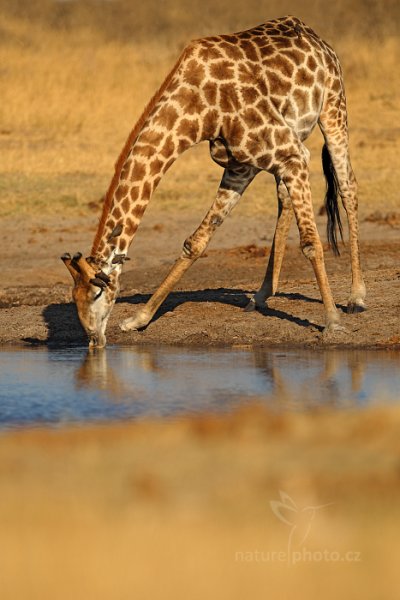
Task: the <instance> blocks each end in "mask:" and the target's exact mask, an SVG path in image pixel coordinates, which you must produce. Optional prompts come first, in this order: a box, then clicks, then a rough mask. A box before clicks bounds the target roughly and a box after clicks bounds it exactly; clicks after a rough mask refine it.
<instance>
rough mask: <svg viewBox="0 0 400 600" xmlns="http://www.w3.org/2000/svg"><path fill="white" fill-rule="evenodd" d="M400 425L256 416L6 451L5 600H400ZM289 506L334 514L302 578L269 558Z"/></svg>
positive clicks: (46, 436)
mask: <svg viewBox="0 0 400 600" xmlns="http://www.w3.org/2000/svg"><path fill="white" fill-rule="evenodd" d="M399 424H400V413H399V410H398V409H396V408H392V409H390V408H386V409H384V408H375V409H371V410H365V411H364V410H360V411H358V412H357V413H356V412H352V411H348V412H347V413H346V414H338V413H335V412H319V413H318V412H317V413H308V414H307V413H303V414H296V415H294V414H292V415H282V414H271V413H268V412H265V411H264V410H263V409H260V408H259V407H258V408H257V407H251V408H247V409H242V410H241V411H239V412H238V413H235V414H232V415H230V416H225V417H215V416H214V417H212V416H210V417H201V418H194V419H193V418H192V419H190V418H186V419H183V420H181V421H172V422H169V423H168V424H166V423H151V422H150V423H142V424H136V425H135V424H131V425H126V424H125V425H118V426H114V427H97V428H96V427H93V428H86V429H79V428H77V429H74V430H64V431H48V430H47V431H45V430H43V431H40V430H39V431H36V432H35V431H31V432H30V431H27V432H22V433H15V434H6V435H3V436H2V437H1V439H0V459H1V461H0V463H1V479H0V492H1V493H0V524H1V537H2V545H1V547H2V550H1V551H0V556H1V566H2V569H1V574H0V580H1V589H2V599H3V600H36V599H38V600H39V599H40V600H47V599H54V598H57V600H70V599H71V598H74V599H76V600H81V599H82V600H92V599H93V600H103V599H106V598H107V599H109V598H113V599H115V600H125V599H126V600H128V599H129V600H130V599H132V598H140V599H143V600H147V599H149V600H158V599H161V598H176V599H177V600H180V599H181V598H191V599H193V600H197V599H198V600H203V599H204V598H219V599H220V600H225V599H227V600H228V599H229V600H242V599H243V598H246V597H249V598H254V599H256V600H258V599H261V598H265V597H269V598H297V599H298V600H303V599H305V598H307V599H309V598H317V597H321V596H323V598H324V599H326V600H331V599H332V600H333V599H334V598H335V599H336V598H340V597H344V598H363V599H364V600H375V599H376V598H382V599H384V600H394V599H395V598H397V597H398V585H397V582H398V560H397V557H398V552H399V550H400V547H399V539H398V530H399V525H400V515H399V500H400V498H399V471H398V465H399V452H400V446H399V437H398V428H399ZM279 490H282V491H283V492H285V493H287V494H289V496H290V497H291V498H293V500H294V501H295V502H296V503H297V504H298V506H299V508H300V509H302V508H305V507H307V506H318V505H324V504H328V506H326V507H324V508H321V509H320V510H319V511H317V513H316V514H315V516H314V519H313V521H312V527H311V529H310V531H309V535H308V537H307V539H306V541H305V542H304V544H301V543H300V546H298V547H296V551H300V552H301V553H302V552H303V548H304V549H305V550H306V551H307V552H308V553H309V554H308V555H303V554H300V558H301V559H300V560H299V562H298V563H297V564H295V565H292V564H288V563H287V561H286V559H285V558H284V559H283V560H282V558H281V559H280V560H277V558H276V554H275V559H273V558H272V553H280V552H283V553H285V552H287V550H288V537H289V532H290V527H288V525H287V524H285V523H284V522H282V521H280V520H279V519H278V518H277V517H276V516H275V515H274V514H273V512H272V510H271V506H270V501H271V500H279ZM286 517H287V518H289V519H290V518H291V517H290V513H287V514H286ZM292 517H293V515H292ZM297 517H298V522H297V521H296V522H297V523H298V525H297V526H298V527H299V530H300V528H301V527H304V525H305V526H307V522H303V520H302V514H301V510H300V511H299V514H298V515H297ZM297 541H299V542H300V540H297ZM321 551H322V552H324V551H327V552H328V553H329V554H328V559H326V555H325V558H321ZM257 552H258V554H257ZM242 553H243V554H242ZM262 553H264V554H262ZM268 553H270V554H269V556H271V559H270V560H268ZM310 553H311V555H310ZM349 553H350V554H349ZM261 556H262V559H260V557H261ZM303 556H304V558H302V557H303ZM307 556H311V559H310V558H308V559H307ZM330 556H331V557H333V558H334V560H332V559H331V560H329V557H330ZM338 556H340V558H339V559H338ZM257 557H258V559H257ZM342 559H343V560H342Z"/></svg>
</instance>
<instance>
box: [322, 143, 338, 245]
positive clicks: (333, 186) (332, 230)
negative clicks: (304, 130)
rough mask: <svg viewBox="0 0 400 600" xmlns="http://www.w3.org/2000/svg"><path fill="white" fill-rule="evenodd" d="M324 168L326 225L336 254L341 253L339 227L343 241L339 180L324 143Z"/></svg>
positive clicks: (329, 241)
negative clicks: (338, 239)
mask: <svg viewBox="0 0 400 600" xmlns="http://www.w3.org/2000/svg"><path fill="white" fill-rule="evenodd" d="M322 168H323V170H324V175H325V179H326V194H325V208H326V214H327V215H328V223H327V226H326V233H327V237H328V243H329V245H330V247H331V248H332V250H333V253H334V254H336V256H339V255H340V252H339V248H338V244H337V229H339V233H340V237H341V239H342V241H343V228H342V222H341V220H340V212H339V204H338V190H339V185H338V180H337V176H336V171H335V168H334V166H333V163H332V159H331V155H330V154H329V150H328V148H327V146H326V144H324V146H323V148H322Z"/></svg>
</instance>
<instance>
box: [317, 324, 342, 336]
mask: <svg viewBox="0 0 400 600" xmlns="http://www.w3.org/2000/svg"><path fill="white" fill-rule="evenodd" d="M347 331H348V330H347V329H346V327H345V326H344V325H341V324H340V323H330V324H329V325H327V326H326V327H324V330H323V332H322V334H323V336H324V337H325V336H328V335H331V334H335V333H347Z"/></svg>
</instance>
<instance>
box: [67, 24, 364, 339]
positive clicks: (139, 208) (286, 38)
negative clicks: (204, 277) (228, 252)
mask: <svg viewBox="0 0 400 600" xmlns="http://www.w3.org/2000/svg"><path fill="white" fill-rule="evenodd" d="M317 123H318V124H319V126H320V128H321V130H322V133H323V135H324V138H325V143H326V145H327V148H328V150H329V153H330V156H331V159H332V164H333V167H334V169H335V171H336V175H337V179H338V185H339V192H340V195H341V197H342V200H343V203H344V206H345V209H346V212H347V215H348V219H349V231H350V247H351V250H352V269H353V284H352V291H351V297H350V303H352V304H353V305H358V306H360V307H361V306H362V304H363V298H364V296H365V288H364V284H363V281H362V275H361V270H360V264H359V251H358V225H357V198H356V181H355V177H354V174H353V171H352V168H351V164H350V159H349V154H348V131H347V112H346V99H345V93H344V87H343V79H342V73H341V67H340V64H339V61H338V58H337V56H336V54H335V52H334V51H333V50H332V49H331V47H330V46H329V45H328V44H326V43H325V42H324V41H323V40H321V39H320V38H319V37H318V36H317V35H316V34H315V33H314V31H313V30H312V29H311V28H310V27H308V26H307V25H305V24H304V23H302V22H301V21H299V20H298V19H297V18H295V17H284V18H281V19H276V20H273V21H269V22H267V23H264V24H263V25H260V26H258V27H255V28H254V29H251V30H249V31H244V32H239V33H235V34H232V35H217V36H214V37H207V38H203V39H198V40H195V41H193V42H191V43H190V44H189V45H188V46H187V47H186V48H185V50H184V51H183V53H182V54H181V56H180V58H179V60H178V62H177V63H176V65H175V67H174V68H173V70H172V71H171V73H170V75H169V76H168V77H167V79H166V81H165V82H164V84H163V86H162V87H161V89H160V90H159V92H158V93H156V95H155V96H154V98H153V99H152V101H151V102H150V104H149V105H148V107H147V109H146V110H145V112H144V114H143V115H142V117H141V119H140V120H139V123H138V124H137V126H136V128H135V129H134V130H133V132H132V133H131V135H130V137H129V139H128V141H127V144H126V146H125V148H124V150H123V152H122V154H121V156H120V158H119V160H118V163H117V166H116V172H115V175H114V178H113V181H112V183H111V186H110V189H109V191H108V194H107V196H106V200H105V203H104V207H103V214H102V217H101V220H100V223H99V227H98V230H97V233H96V236H95V240H94V243H93V248H92V253H91V254H92V260H93V261H94V262H95V263H96V264H97V265H98V267H99V268H102V269H103V270H104V271H105V272H107V273H108V274H110V275H111V277H112V278H113V277H114V278H118V275H119V272H120V266H121V265H120V264H117V265H115V264H113V259H114V258H115V256H116V255H118V256H119V255H125V254H126V253H127V251H128V248H129V245H130V243H131V241H132V239H133V237H134V234H135V232H136V230H137V228H138V226H139V223H140V220H141V218H142V216H143V213H144V211H145V209H146V206H147V204H148V202H149V200H150V198H151V196H152V194H153V192H154V191H155V189H156V187H157V185H158V184H159V182H160V180H161V178H162V176H163V175H164V174H165V173H166V172H167V170H168V169H169V167H170V166H171V165H172V164H173V163H174V162H175V160H176V159H177V158H178V156H179V155H180V154H181V153H182V152H184V151H185V150H187V149H188V148H190V147H191V146H193V145H194V144H197V143H199V142H202V141H205V140H207V141H209V143H210V152H211V157H212V159H213V160H214V161H216V162H217V163H218V164H220V165H221V166H222V167H223V168H224V175H223V178H222V181H221V185H220V188H219V191H218V194H217V198H216V200H215V202H214V203H213V205H212V207H211V209H210V211H209V212H208V213H207V215H206V217H205V219H204V221H203V222H202V223H201V225H200V226H199V228H198V229H197V230H196V232H195V233H194V234H193V235H192V236H190V237H189V238H188V239H187V240H186V241H185V243H184V246H183V250H182V255H181V257H180V259H179V260H178V262H177V264H176V265H175V267H174V268H173V269H172V271H171V273H170V274H169V276H168V277H167V279H166V280H165V281H164V282H163V284H162V285H161V286H160V288H159V290H158V291H157V292H156V294H155V298H152V299H151V300H150V302H149V303H148V305H146V307H144V309H143V310H142V311H141V314H140V315H137V316H136V317H135V318H133V319H128V320H127V321H126V322H125V324H124V328H125V329H131V328H138V327H141V326H144V325H145V324H147V322H148V321H149V320H150V319H151V316H152V314H154V310H156V308H157V307H158V306H159V304H160V301H162V299H163V298H165V296H166V294H167V293H168V291H170V289H171V288H172V286H173V285H174V283H175V282H176V281H177V279H179V277H180V276H181V275H182V273H183V272H184V271H185V270H186V269H187V268H188V266H189V265H190V264H191V262H193V260H195V259H196V258H197V257H198V256H199V255H201V253H202V252H203V251H204V249H205V247H206V245H207V243H208V241H209V239H210V237H211V235H212V233H213V231H214V230H215V228H216V227H217V226H218V225H220V224H221V223H222V221H223V219H224V218H225V216H226V215H227V214H228V213H229V212H230V210H231V209H232V208H233V206H234V205H235V204H236V203H237V201H238V199H239V198H240V196H241V194H242V193H243V191H244V190H245V189H246V187H247V186H248V185H249V183H250V182H251V181H252V179H253V178H254V177H255V175H256V174H257V173H258V172H260V171H268V172H269V173H272V174H273V175H274V176H275V178H276V182H277V188H278V201H279V207H280V210H279V218H278V224H277V231H276V234H275V241H274V248H273V253H272V254H273V255H274V257H273V256H272V255H271V259H270V264H269V270H268V269H267V276H266V280H265V281H264V283H263V286H262V287H261V288H260V290H259V292H258V293H257V294H256V295H255V297H254V299H253V304H254V306H257V305H261V304H263V303H264V302H265V299H266V298H267V297H268V296H269V295H271V294H273V293H274V292H275V291H276V286H277V279H278V277H279V270H280V264H281V261H282V257H283V252H284V246H285V241H286V235H287V229H288V223H289V221H290V215H291V214H292V210H293V212H294V214H295V217H296V220H297V225H298V228H299V233H300V244H301V247H302V249H303V252H304V254H305V256H306V257H307V258H309V259H310V261H311V262H312V265H313V267H314V270H315V274H316V278H317V281H318V284H319V287H320V290H321V294H322V298H323V301H324V304H325V309H326V314H327V325H328V327H336V326H337V323H338V313H337V310H336V307H335V305H334V303H333V299H332V294H331V292H330V288H329V283H328V280H327V277H326V273H325V267H324V262H323V253H322V246H321V243H320V239H319V236H318V232H317V229H316V226H315V219H314V215H313V210H312V202H311V192H310V186H309V172H308V162H309V152H308V150H307V149H306V147H305V146H304V144H303V142H304V141H305V140H306V139H307V137H308V136H309V135H310V133H311V131H312V130H313V128H314V127H315V125H316V124H317ZM116 228H117V229H118V231H119V232H120V233H119V234H118V235H117V236H115V235H112V232H113V231H115V230H116ZM182 261H183V262H182ZM271 261H272V262H271ZM268 273H269V274H268ZM272 279H273V280H274V281H272ZM78 311H79V307H78Z"/></svg>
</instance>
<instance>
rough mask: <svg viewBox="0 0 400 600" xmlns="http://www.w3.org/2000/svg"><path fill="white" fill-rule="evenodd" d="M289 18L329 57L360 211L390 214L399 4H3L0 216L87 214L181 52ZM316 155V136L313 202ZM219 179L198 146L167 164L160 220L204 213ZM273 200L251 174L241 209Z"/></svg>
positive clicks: (175, 0) (198, 0) (359, 0)
mask: <svg viewBox="0 0 400 600" xmlns="http://www.w3.org/2000/svg"><path fill="white" fill-rule="evenodd" d="M284 14H295V15H296V16H298V17H299V18H301V19H303V20H304V21H305V22H307V23H308V24H309V25H310V26H311V27H313V28H314V29H315V30H316V31H317V32H318V33H319V34H320V35H321V37H323V38H324V39H325V40H326V41H328V42H329V43H331V45H333V47H334V48H335V49H336V51H337V52H338V54H339V57H340V59H341V62H342V65H343V68H344V74H345V83H346V89H347V95H348V104H349V118H350V132H351V150H352V158H353V163H354V167H355V171H356V175H357V177H358V179H359V181H360V200H361V211H362V212H363V211H366V212H367V213H369V212H371V211H372V210H376V209H377V207H378V208H380V207H381V206H383V207H384V208H386V209H387V210H393V209H394V207H395V205H396V199H397V196H396V194H397V190H398V188H399V181H398V179H397V177H398V175H397V173H396V171H395V170H394V169H393V165H394V164H396V158H397V155H398V150H399V148H398V143H399V142H398V138H399V135H398V131H399V128H398V126H397V121H398V119H397V116H398V112H397V109H398V97H397V96H398V89H399V80H400V73H399V69H398V64H399V59H400V40H399V28H400V8H399V5H398V3H397V2H395V1H394V0H384V1H381V2H379V1H373V0H354V1H353V2H347V1H345V0H339V1H337V2H332V3H326V2H323V1H322V0H321V1H318V0H314V1H312V0H304V1H303V2H294V1H292V2H290V1H277V0H270V1H268V2H266V1H261V2H260V0H247V1H246V2H240V1H238V0H218V1H217V2H211V1H204V0H203V1H202V0H191V1H190V2H186V1H184V0H161V1H160V0H146V2H139V1H138V0H130V1H129V0H126V1H124V0H106V1H100V0H98V1H97V0H75V1H72V0H71V1H68V0H60V1H57V0H31V1H28V0H26V1H25V0H15V1H14V0H0V65H1V68H0V89H1V105H0V149H1V164H0V190H1V200H0V202H1V205H0V210H1V214H3V215H10V214H12V213H13V212H14V211H17V210H18V212H19V213H21V212H24V213H25V212H28V213H32V212H36V213H37V212H40V214H43V212H55V211H57V212H58V211H59V210H60V209H62V210H64V211H67V212H68V211H74V212H75V213H76V212H77V211H84V212H87V204H88V203H90V202H97V201H98V200H99V198H101V196H102V194H103V193H104V191H105V189H106V187H107V184H108V181H109V179H110V178H111V175H112V171H113V165H114V163H115V160H116V158H117V156H118V154H119V152H120V150H121V148H122V145H123V143H124V141H125V139H126V137H127V136H128V134H129V132H130V130H131V129H132V127H133V126H134V124H135V121H136V120H137V118H138V117H139V116H140V114H141V112H142V110H143V108H144V106H145V105H146V104H147V102H148V100H149V99H150V97H151V96H152V95H153V93H154V92H155V90H156V89H157V88H158V87H159V85H160V84H161V83H162V81H163V79H164V78H165V76H166V75H167V73H168V71H169V69H170V68H171V67H172V66H173V64H174V63H175V60H176V58H177V56H178V55H179V53H180V51H181V50H182V48H183V47H184V45H185V44H186V43H187V42H188V41H190V40H191V39H194V38H196V37H201V36H205V35H212V34H215V33H229V32H232V31H238V30H243V29H246V28H249V27H252V26H255V25H257V24H259V23H261V22H263V21H265V20H268V19H271V18H275V17H277V16H282V15H284ZM320 146H321V138H320V134H319V132H317V131H316V132H315V134H314V135H313V137H312V139H311V140H310V142H309V147H310V149H311V151H312V156H313V163H312V173H313V180H312V183H313V190H314V193H315V197H316V198H318V202H320V197H321V195H322V192H323V182H322V179H321V177H320ZM219 177H220V172H219V168H218V167H216V166H215V165H212V164H211V161H210V160H209V158H208V148H207V145H206V144H204V145H201V146H200V147H199V148H196V149H192V150H191V151H190V152H188V153H187V154H186V155H185V156H184V157H182V158H181V159H180V161H179V165H175V166H174V167H173V169H172V171H171V173H169V174H168V175H167V177H166V178H165V181H163V182H162V184H161V186H160V188H159V190H158V191H157V194H156V199H155V203H157V205H162V209H163V210H165V209H166V208H174V207H178V208H180V209H181V208H190V206H191V205H192V204H193V202H201V201H203V200H204V203H205V206H207V205H208V204H209V203H210V202H211V199H212V195H213V194H214V190H215V187H216V185H217V183H218V181H219ZM266 186H269V187H268V188H267V189H268V190H269V192H270V194H271V196H268V195H267V194H266ZM273 189H274V188H273V181H272V178H271V177H270V176H265V177H264V176H262V177H259V178H258V179H257V180H256V182H255V184H254V186H252V193H251V202H250V201H249V202H248V203H245V202H243V203H242V204H243V207H241V208H239V210H244V211H246V210H249V211H252V210H256V211H260V210H262V211H271V210H272V211H275V202H274V201H273V202H271V200H267V201H266V198H267V196H268V198H269V197H272V196H273V193H274V192H273ZM194 198H196V200H194Z"/></svg>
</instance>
